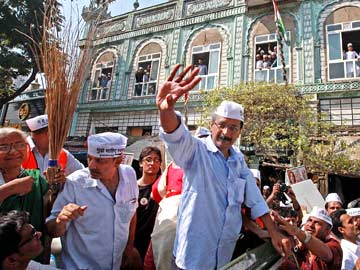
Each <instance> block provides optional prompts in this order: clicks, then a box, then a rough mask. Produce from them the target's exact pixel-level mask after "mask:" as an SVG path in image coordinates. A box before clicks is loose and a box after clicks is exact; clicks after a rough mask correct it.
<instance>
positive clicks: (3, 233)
mask: <svg viewBox="0 0 360 270" xmlns="http://www.w3.org/2000/svg"><path fill="white" fill-rule="evenodd" d="M28 222H29V215H28V214H27V213H26V212H22V211H16V210H13V211H10V212H9V213H6V214H3V215H1V216H0V269H3V270H25V269H27V270H35V269H38V270H40V269H41V270H47V269H48V270H50V269H52V270H54V269H56V268H55V267H54V266H52V265H43V264H40V263H38V262H35V261H33V260H32V259H34V258H35V257H37V256H39V255H40V254H41V253H42V251H43V245H42V244H41V241H40V237H41V232H38V231H36V229H35V228H34V227H33V226H32V225H31V224H29V223H28Z"/></svg>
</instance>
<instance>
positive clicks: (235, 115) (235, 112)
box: [215, 100, 244, 122]
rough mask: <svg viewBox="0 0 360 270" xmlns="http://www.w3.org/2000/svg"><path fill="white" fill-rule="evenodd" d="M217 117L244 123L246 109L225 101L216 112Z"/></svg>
mask: <svg viewBox="0 0 360 270" xmlns="http://www.w3.org/2000/svg"><path fill="white" fill-rule="evenodd" d="M215 114H216V115H219V116H222V117H226V118H230V119H236V120H240V121H242V122H244V108H243V106H241V105H240V104H238V103H236V102H233V101H227V100H224V101H223V102H221V104H220V105H219V107H217V109H216V111H215Z"/></svg>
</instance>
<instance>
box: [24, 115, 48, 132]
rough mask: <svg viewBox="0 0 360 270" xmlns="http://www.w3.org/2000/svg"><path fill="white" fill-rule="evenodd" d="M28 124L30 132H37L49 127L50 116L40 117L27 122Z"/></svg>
mask: <svg viewBox="0 0 360 270" xmlns="http://www.w3.org/2000/svg"><path fill="white" fill-rule="evenodd" d="M26 124H27V126H28V127H29V129H30V131H36V130H39V129H42V128H45V127H47V126H48V116H47V114H43V115H39V116H36V117H34V118H30V119H28V120H26Z"/></svg>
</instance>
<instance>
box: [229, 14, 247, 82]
mask: <svg viewBox="0 0 360 270" xmlns="http://www.w3.org/2000/svg"><path fill="white" fill-rule="evenodd" d="M243 18H244V15H240V16H237V17H236V18H235V33H234V45H233V46H234V62H233V63H234V65H233V74H232V76H233V79H232V83H233V84H238V83H240V81H241V73H242V72H243V70H242V66H241V62H242V54H243V47H244V42H243V32H244V31H243V29H244V20H243ZM230 76H231V75H230ZM230 76H229V77H230Z"/></svg>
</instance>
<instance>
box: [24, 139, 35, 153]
mask: <svg viewBox="0 0 360 270" xmlns="http://www.w3.org/2000/svg"><path fill="white" fill-rule="evenodd" d="M26 141H27V143H28V144H29V146H30V149H31V150H33V149H34V148H35V147H36V145H35V143H34V141H33V139H32V138H31V136H27V137H26Z"/></svg>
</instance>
